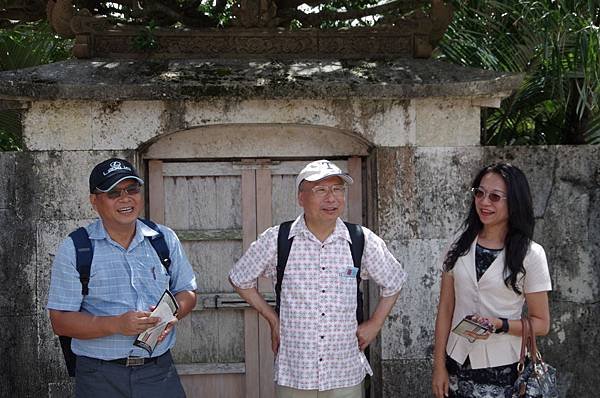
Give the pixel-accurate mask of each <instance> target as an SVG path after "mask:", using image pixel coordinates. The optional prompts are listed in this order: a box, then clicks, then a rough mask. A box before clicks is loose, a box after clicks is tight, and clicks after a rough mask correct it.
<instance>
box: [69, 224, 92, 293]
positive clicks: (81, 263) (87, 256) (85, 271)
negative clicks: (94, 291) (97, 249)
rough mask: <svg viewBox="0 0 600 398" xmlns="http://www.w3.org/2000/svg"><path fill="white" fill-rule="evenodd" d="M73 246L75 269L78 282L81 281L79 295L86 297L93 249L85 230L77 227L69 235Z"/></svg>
mask: <svg viewBox="0 0 600 398" xmlns="http://www.w3.org/2000/svg"><path fill="white" fill-rule="evenodd" d="M69 236H70V237H71V239H72V240H73V245H75V267H76V268H77V272H79V280H80V281H81V294H82V295H84V296H87V294H88V292H89V289H88V284H89V282H90V269H91V267H92V258H93V256H94V249H93V247H92V242H91V241H90V237H89V235H88V233H87V231H86V229H85V228H83V227H79V228H77V229H76V230H75V231H73V232H71V233H70V234H69Z"/></svg>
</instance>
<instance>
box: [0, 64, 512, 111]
mask: <svg viewBox="0 0 600 398" xmlns="http://www.w3.org/2000/svg"><path fill="white" fill-rule="evenodd" d="M522 78H523V76H522V75H515V74H509V73H497V72H492V71H485V70H481V69H475V68H466V67H462V66H457V65H453V64H449V63H445V62H441V61H437V60H422V59H409V58H406V59H404V58H397V59H390V60H376V61H375V60H373V61H369V60H336V61H332V60H305V61H270V60H258V59H257V60H223V59H219V60H216V59H214V60H131V59H130V60H125V59H124V60H115V59H110V60H109V59H95V60H68V61H63V62H58V63H55V64H50V65H43V66H39V67H33V68H27V69H21V70H14V71H6V72H2V73H0V99H20V100H26V99H30V100H31V99H35V100H59V99H64V100H100V101H118V100H200V99H205V98H210V97H223V98H224V97H230V98H231V97H233V98H241V99H246V98H264V99H279V98H302V99H323V98H356V97H359V98H373V99H385V98H390V99H410V98H425V97H467V98H488V99H492V100H491V103H494V102H495V100H494V99H498V98H502V97H503V96H505V95H507V94H508V93H510V92H511V91H512V90H514V89H515V88H517V87H518V86H519V84H520V83H521V81H522ZM487 102H490V100H485V101H483V103H487Z"/></svg>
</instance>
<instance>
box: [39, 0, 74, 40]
mask: <svg viewBox="0 0 600 398" xmlns="http://www.w3.org/2000/svg"><path fill="white" fill-rule="evenodd" d="M46 14H47V17H48V23H49V24H50V26H51V27H52V29H54V31H55V32H56V33H58V34H59V35H61V36H63V37H68V38H73V37H75V32H73V29H71V21H72V19H73V15H74V9H73V0H49V1H48V4H47V6H46Z"/></svg>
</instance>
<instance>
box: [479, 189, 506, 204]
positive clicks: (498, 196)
mask: <svg viewBox="0 0 600 398" xmlns="http://www.w3.org/2000/svg"><path fill="white" fill-rule="evenodd" d="M471 193H473V197H474V198H475V199H477V200H484V199H485V197H486V196H487V197H488V199H489V200H490V202H494V203H496V202H499V201H501V200H502V199H506V195H505V194H503V193H500V192H495V191H492V192H488V191H486V190H485V189H483V188H481V187H477V188H471Z"/></svg>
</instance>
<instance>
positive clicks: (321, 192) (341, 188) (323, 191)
mask: <svg viewBox="0 0 600 398" xmlns="http://www.w3.org/2000/svg"><path fill="white" fill-rule="evenodd" d="M311 191H312V192H313V193H314V194H315V196H316V197H317V198H324V197H325V196H327V194H328V193H329V192H331V193H332V194H333V196H336V197H338V198H340V197H343V196H344V195H345V194H346V186H345V185H330V186H325V185H317V186H316V187H312V188H311Z"/></svg>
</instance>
